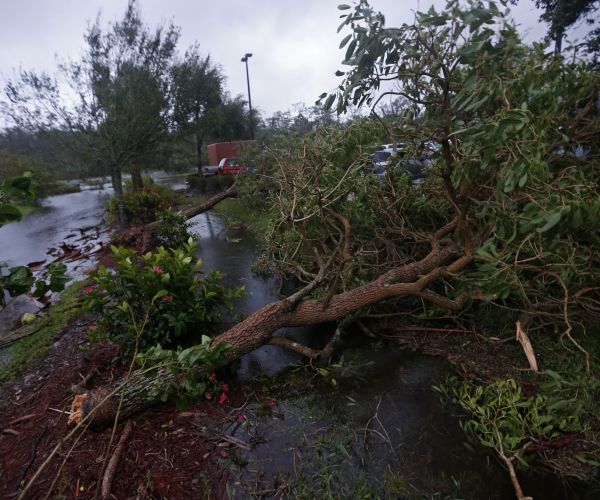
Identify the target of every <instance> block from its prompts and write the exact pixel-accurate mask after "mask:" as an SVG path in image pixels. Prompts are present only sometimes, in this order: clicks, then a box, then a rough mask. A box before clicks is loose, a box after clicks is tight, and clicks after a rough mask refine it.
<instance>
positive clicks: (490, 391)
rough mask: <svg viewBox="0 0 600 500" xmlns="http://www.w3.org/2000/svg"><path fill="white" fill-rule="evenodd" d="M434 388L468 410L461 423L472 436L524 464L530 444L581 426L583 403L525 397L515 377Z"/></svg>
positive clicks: (541, 396)
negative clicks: (487, 383)
mask: <svg viewBox="0 0 600 500" xmlns="http://www.w3.org/2000/svg"><path fill="white" fill-rule="evenodd" d="M435 389H436V390H438V391H439V392H442V393H444V394H446V395H447V396H449V397H450V398H451V399H452V400H453V401H454V402H455V403H456V404H458V405H459V406H460V407H461V408H462V409H463V410H465V411H466V412H467V415H468V416H467V419H466V420H464V421H462V422H461V426H462V427H463V429H464V430H465V432H466V433H467V434H468V435H469V436H471V437H472V438H474V439H475V440H476V441H478V442H479V443H481V444H482V445H483V446H485V447H486V448H491V449H493V450H495V451H497V452H498V453H500V454H504V455H505V456H507V457H512V456H515V457H516V458H517V459H518V460H519V462H520V463H521V464H523V465H527V462H526V458H525V456H524V455H522V451H523V449H524V447H525V446H526V445H527V444H528V443H530V444H531V443H532V442H533V441H535V440H542V441H550V440H552V439H556V438H558V437H560V436H561V435H562V433H563V432H569V431H580V430H581V429H582V424H581V420H580V417H581V405H580V404H578V403H577V402H574V401H569V400H563V399H561V398H560V397H556V396H549V395H547V394H545V393H539V394H537V395H535V396H531V397H530V396H526V395H524V394H523V391H522V389H521V386H520V385H519V383H518V382H516V381H515V380H513V379H508V380H499V381H497V382H494V383H492V384H490V385H486V386H482V385H477V384H475V383H473V382H471V381H464V382H462V383H460V382H458V380H457V379H451V380H449V382H448V383H447V385H445V386H440V387H436V388H435Z"/></svg>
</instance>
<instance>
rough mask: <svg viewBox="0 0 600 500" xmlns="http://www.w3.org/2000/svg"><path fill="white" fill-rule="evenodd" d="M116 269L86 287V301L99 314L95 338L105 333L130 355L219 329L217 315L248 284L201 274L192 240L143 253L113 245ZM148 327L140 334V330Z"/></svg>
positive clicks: (98, 275)
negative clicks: (226, 282) (238, 286)
mask: <svg viewBox="0 0 600 500" xmlns="http://www.w3.org/2000/svg"><path fill="white" fill-rule="evenodd" d="M112 250H113V254H114V257H115V259H116V261H117V266H116V269H115V270H111V269H107V268H105V267H101V268H100V269H99V270H98V271H97V272H96V273H94V274H93V275H92V281H93V283H92V284H91V285H89V286H88V287H86V288H85V292H86V305H87V307H88V308H89V309H90V310H91V311H92V312H94V313H96V314H98V315H99V320H98V321H97V326H98V328H97V330H96V331H95V332H93V334H92V335H91V339H92V340H96V339H99V338H106V339H108V340H110V341H112V342H115V343H116V344H118V345H119V346H120V348H121V354H122V355H123V356H126V357H129V356H130V355H131V354H132V353H133V352H134V350H135V346H136V341H137V340H139V345H138V350H139V351H144V350H146V349H148V348H149V347H150V346H155V345H157V344H158V345H160V346H162V347H185V346H186V345H191V344H193V343H195V342H196V341H198V339H199V337H200V335H199V334H198V333H197V332H201V333H203V334H209V335H212V334H216V333H218V321H219V320H220V319H221V318H222V315H223V313H224V312H225V311H227V310H231V307H232V304H233V300H234V299H235V298H236V297H239V296H241V295H242V294H243V289H238V290H232V289H229V288H226V287H224V286H223V285H221V284H220V281H221V277H222V276H221V274H220V273H218V272H212V273H210V274H209V275H208V276H202V275H201V270H202V267H203V263H202V262H201V261H200V260H198V258H197V257H196V255H195V254H196V250H197V248H196V246H195V245H194V243H193V242H192V241H191V240H190V242H189V243H187V244H185V245H184V246H183V247H182V248H179V249H171V250H167V249H164V248H162V247H159V248H158V249H157V251H156V252H149V253H147V254H146V255H144V256H143V257H138V256H136V254H135V252H134V251H133V250H129V249H124V248H116V247H113V248H112ZM140 330H143V332H142V335H141V336H140V337H139V339H137V335H136V334H137V332H138V331H140Z"/></svg>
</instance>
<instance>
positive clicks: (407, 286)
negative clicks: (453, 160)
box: [69, 220, 472, 428]
mask: <svg viewBox="0 0 600 500" xmlns="http://www.w3.org/2000/svg"><path fill="white" fill-rule="evenodd" d="M456 225H457V221H456V220H455V221H452V222H451V223H450V224H448V225H446V226H445V227H443V228H442V229H440V230H439V231H437V232H436V233H435V234H434V236H433V238H432V241H431V251H430V252H429V253H428V254H427V255H426V256H425V257H424V258H423V259H421V260H419V261H416V262H412V263H409V264H406V265H404V266H401V267H398V268H395V269H391V270H389V271H387V272H385V273H383V274H382V275H381V276H379V277H378V278H377V279H375V280H374V281H373V282H371V283H368V284H366V285H364V286H362V287H357V288H355V289H352V290H349V291H347V292H344V293H340V294H336V295H333V296H332V297H325V298H322V299H319V300H306V299H305V297H306V296H307V295H309V294H310V293H311V292H313V291H314V290H315V289H316V288H317V287H319V286H320V285H322V284H323V283H324V282H325V276H326V271H327V267H328V266H327V264H326V265H325V266H324V267H323V268H322V269H321V272H319V274H318V275H317V276H316V278H315V279H314V280H313V281H312V282H311V283H309V284H308V285H307V286H305V287H304V288H302V289H301V290H299V291H298V292H296V293H295V294H293V295H291V296H289V297H286V298H285V299H282V300H280V301H277V302H274V303H271V304H268V305H266V306H264V307H263V308H261V309H259V310H258V311H256V312H255V313H254V314H252V315H250V316H249V317H248V318H246V319H245V320H243V321H241V322H240V323H238V324H237V325H235V326H234V327H233V328H231V329H229V330H227V331H226V332H225V333H223V334H221V335H219V336H217V337H216V338H215V339H214V340H213V342H212V344H211V345H212V347H217V346H219V345H222V344H224V345H227V346H229V349H228V350H226V351H225V361H226V362H232V361H234V360H236V359H239V358H240V357H241V356H243V355H244V354H247V353H249V352H251V351H253V350H255V349H258V348H259V347H261V346H262V345H265V344H267V343H269V341H271V340H272V338H273V334H274V333H275V332H276V331H277V330H278V329H280V328H283V327H294V326H310V325H316V324H319V323H323V322H328V321H334V320H338V319H341V318H344V317H346V316H347V315H349V314H351V313H352V312H353V311H355V310H357V309H360V308H363V307H367V306H369V305H372V304H375V303H377V302H380V301H382V300H385V299H390V298H400V297H404V296H409V295H414V296H419V295H420V294H421V293H422V292H423V290H425V289H427V287H428V286H429V285H431V284H432V283H434V282H435V281H437V280H439V279H440V278H443V277H448V276H452V275H453V274H455V273H457V272H460V271H462V270H463V269H464V268H465V267H466V266H467V265H469V264H470V263H471V261H472V255H471V253H470V252H465V249H464V248H461V247H460V246H459V245H457V244H456V243H454V242H452V241H450V240H446V239H444V237H445V236H446V235H447V234H448V233H449V232H451V231H452V230H453V229H454V228H455V227H456ZM434 300H437V299H434ZM461 300H464V299H462V298H461ZM279 345H284V346H285V347H289V348H292V349H294V350H296V351H298V352H300V353H302V354H306V353H307V351H306V347H305V346H302V345H299V344H297V345H296V346H294V345H293V344H292V343H283V344H282V343H280V344H279ZM198 369H199V370H203V367H198ZM209 369H210V368H204V370H205V371H207V370H209ZM172 381H173V375H170V374H168V373H167V372H165V371H164V370H160V369H159V370H157V371H156V373H154V374H152V375H151V376H150V375H148V370H140V371H138V372H134V373H132V374H131V376H130V377H129V378H128V380H126V381H119V382H117V384H116V386H110V387H103V388H100V389H98V390H95V391H91V392H90V393H89V394H86V395H80V396H77V397H76V399H75V400H74V404H73V407H72V410H71V416H70V417H69V420H70V421H71V422H75V423H78V422H80V421H81V420H82V419H83V418H84V417H85V416H86V415H88V414H90V413H91V412H92V411H93V412H94V414H93V416H92V418H91V420H90V421H89V422H90V425H91V426H92V427H94V428H102V427H104V426H108V425H110V424H112V423H113V422H114V420H115V418H117V414H118V416H119V418H126V417H128V416H129V415H131V414H133V413H135V412H138V411H140V410H143V409H144V408H147V407H148V406H150V405H152V404H155V403H156V402H158V401H157V400H153V399H151V398H149V397H148V393H149V390H150V389H152V390H153V391H156V390H157V389H158V391H160V388H161V387H166V386H167V385H169V384H170V383H172ZM120 384H122V385H123V390H122V391H117V392H115V388H116V387H118V386H119V385H120ZM109 393H114V395H113V396H112V397H111V398H109V399H108V401H105V399H106V396H107V394H109ZM100 402H102V407H100V408H98V405H99V403H100Z"/></svg>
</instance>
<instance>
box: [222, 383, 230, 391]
mask: <svg viewBox="0 0 600 500" xmlns="http://www.w3.org/2000/svg"><path fill="white" fill-rule="evenodd" d="M221 390H222V391H223V392H227V391H228V390H229V386H228V385H227V384H223V385H222V386H221Z"/></svg>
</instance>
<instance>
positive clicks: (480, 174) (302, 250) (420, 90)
mask: <svg viewBox="0 0 600 500" xmlns="http://www.w3.org/2000/svg"><path fill="white" fill-rule="evenodd" d="M341 7H343V8H344V9H345V10H348V9H350V8H349V7H347V6H341ZM471 7H472V8H467V9H462V8H461V7H460V6H458V4H457V3H456V2H451V3H450V4H449V7H448V9H447V10H446V11H444V12H443V13H436V12H435V11H430V12H428V13H427V14H419V16H417V21H416V22H415V24H414V25H410V26H409V25H404V26H402V27H401V28H398V29H393V28H392V29H388V28H385V26H384V18H383V16H382V15H381V14H379V13H376V12H374V11H373V10H372V9H370V7H369V6H368V4H367V3H366V2H364V1H363V2H360V4H359V6H357V8H356V9H355V10H353V11H352V10H351V11H350V12H349V13H347V14H345V15H344V16H343V17H344V18H345V20H344V22H343V24H344V25H347V26H349V27H351V28H352V29H353V33H351V36H349V37H347V38H346V39H345V41H344V42H343V44H348V48H347V55H346V59H347V62H348V64H349V67H350V69H349V71H348V73H347V74H346V78H345V80H344V81H343V83H342V85H340V87H339V91H338V92H337V93H336V94H332V95H330V96H328V97H327V100H326V101H325V105H326V106H331V105H333V104H334V103H337V107H338V111H340V112H343V111H346V110H347V108H348V106H349V105H350V104H352V103H354V104H359V103H363V102H367V103H370V104H372V106H373V109H375V107H376V105H377V103H378V102H379V99H380V98H381V94H380V93H379V85H380V83H381V82H382V81H384V80H388V79H392V80H395V82H396V84H397V88H396V89H395V90H393V91H390V92H386V93H384V95H392V96H394V97H396V98H398V99H400V102H401V104H402V105H403V112H402V116H401V118H398V120H397V121H392V120H390V119H387V120H383V119H382V120H379V121H377V120H367V119H365V120H356V121H354V122H353V123H352V124H351V125H349V126H348V127H346V128H341V127H338V128H335V127H334V128H330V129H324V130H321V131H319V132H316V133H314V134H312V135H310V136H307V137H305V138H302V139H300V140H298V141H292V140H290V138H289V136H284V138H283V139H282V140H283V143H281V144H279V145H278V143H277V139H274V140H273V142H272V147H271V148H270V149H267V150H265V152H264V154H263V156H262V157H261V158H260V159H259V160H258V161H257V164H259V165H260V168H259V169H258V172H257V174H255V175H253V176H248V178H247V179H245V182H244V183H243V185H241V186H239V191H240V194H241V197H242V199H244V200H245V202H246V203H248V204H250V203H253V204H260V203H262V204H263V205H264V207H266V209H267V210H268V211H269V213H270V215H271V222H272V224H271V229H270V231H269V233H268V234H267V235H266V244H267V252H268V256H269V259H270V261H271V262H272V263H274V269H273V270H274V271H275V272H278V273H280V274H281V275H282V276H283V277H285V278H293V279H294V280H295V283H297V285H298V286H297V288H298V291H297V292H295V293H293V294H292V295H290V296H289V297H287V298H284V299H282V300H279V301H276V302H274V303H272V304H269V305H267V306H265V307H263V308H261V309H260V310H258V311H256V312H255V313H253V314H251V315H250V316H249V317H248V318H246V319H245V320H244V321H241V322H239V323H238V324H236V325H235V326H233V327H232V328H230V329H229V330H227V331H225V332H223V333H221V334H220V335H218V336H216V337H215V338H214V339H213V340H212V343H211V344H210V348H211V349H217V348H220V347H222V346H224V345H226V346H228V350H226V351H225V352H224V359H223V362H225V363H227V362H230V361H233V360H235V359H238V358H239V357H240V356H243V355H244V354H246V353H248V352H250V351H252V350H254V349H257V348H258V347H260V346H262V345H265V344H267V343H271V342H272V343H276V344H278V345H281V346H284V347H287V348H290V349H293V350H296V351H297V352H300V353H302V354H303V355H306V356H308V357H310V358H312V359H315V358H319V357H321V356H325V355H326V354H328V353H330V352H331V345H327V346H326V347H325V348H324V349H322V350H320V351H319V350H316V349H314V348H312V347H309V346H303V345H300V344H298V343H295V342H292V341H289V340H287V339H282V338H280V337H276V336H275V337H274V335H276V332H277V330H278V329H279V328H282V327H286V326H305V325H314V324H318V323H322V322H326V321H344V319H345V318H347V317H348V316H349V315H351V314H353V313H355V312H357V311H361V310H363V309H365V308H370V307H372V306H373V305H375V304H379V305H380V306H381V307H383V308H387V311H392V312H396V311H398V310H399V309H402V311H403V312H404V313H409V314H411V315H412V317H413V318H414V319H415V322H417V323H418V324H421V325H422V326H424V327H426V326H431V324H432V322H433V321H434V319H435V320H440V319H441V320H444V321H446V322H447V323H451V322H453V321H457V322H459V321H460V322H461V326H462V325H463V324H467V325H469V324H470V325H474V324H482V323H484V322H485V325H487V327H488V330H489V333H490V335H491V336H497V335H498V333H499V332H502V333H503V334H504V335H506V333H507V332H508V331H509V332H511V334H512V335H514V331H515V325H516V324H517V322H518V325H519V327H518V334H519V335H518V337H519V339H520V341H521V343H522V344H523V345H524V346H525V345H526V353H527V355H528V358H529V363H530V366H531V367H532V369H533V368H537V363H533V362H532V361H533V360H535V345H536V338H535V337H534V336H533V335H532V332H534V331H535V334H536V336H537V337H538V338H539V336H543V335H544V336H547V337H549V338H550V339H551V342H554V343H556V344H557V345H558V347H560V346H567V345H568V346H571V347H574V350H573V351H571V354H570V355H578V356H581V357H582V359H583V360H584V362H583V363H581V364H582V365H583V368H584V370H585V372H586V375H589V374H590V372H591V371H592V367H593V358H592V356H591V355H590V353H589V352H588V351H587V350H586V348H585V346H584V345H583V344H582V342H581V340H580V339H581V338H582V337H583V335H584V334H586V333H587V332H590V331H595V329H597V320H598V318H600V293H599V292H600V289H599V288H598V286H597V283H598V282H600V271H599V269H600V253H599V252H598V247H599V245H600V237H599V236H598V235H599V234H600V226H599V224H600V201H599V200H600V197H599V196H598V182H597V180H598V178H600V162H599V161H598V159H599V158H600V151H599V149H598V148H599V144H600V141H599V140H598V137H599V136H600V133H599V131H600V120H599V114H600V113H599V112H600V110H599V108H598V104H597V103H598V102H599V101H598V98H599V90H598V89H600V80H599V76H598V73H597V71H594V70H592V69H590V67H589V66H588V65H587V64H586V63H585V62H580V63H573V64H571V63H569V64H567V63H565V61H563V60H562V59H560V58H556V57H555V56H554V55H547V54H545V53H544V51H543V48H540V47H534V48H529V47H527V46H525V45H523V44H521V42H520V41H519V37H518V34H517V32H516V30H515V29H514V27H512V26H511V25H510V24H507V23H505V19H504V18H503V15H502V13H500V12H499V11H498V9H497V7H496V6H495V4H493V3H490V4H489V5H488V6H487V8H484V7H482V6H481V5H480V4H477V5H476V6H471ZM494 24H496V25H497V27H498V30H497V31H496V30H493V29H490V28H489V27H488V26H489V25H494ZM365 54H369V57H363V56H364V55H365ZM383 139H387V140H390V141H391V142H394V143H396V144H397V143H399V142H402V143H403V144H404V146H403V150H402V151H401V154H399V155H398V156H397V157H396V158H395V159H392V161H391V162H390V165H389V167H388V170H387V172H386V175H385V176H384V178H383V179H382V178H380V177H371V176H369V175H368V172H369V168H368V162H369V161H370V159H369V153H371V152H372V150H371V149H370V146H368V145H371V144H374V143H375V144H376V143H378V142H382V141H383ZM386 142H387V141H386ZM365 145H367V146H365ZM415 166H416V167H418V168H420V169H421V170H423V171H424V178H425V179H424V182H422V183H417V180H416V179H413V178H412V176H411V172H412V170H411V168H413V169H414V167H415ZM413 173H414V172H413ZM420 173H422V172H420ZM413 180H414V181H415V182H413ZM264 193H269V195H268V196H267V197H266V198H264V197H263V195H264ZM198 210H199V209H194V210H191V211H190V212H189V213H190V214H197V213H199V212H198ZM594 228H596V229H594ZM438 324H439V323H438ZM587 340H588V342H592V343H593V342H596V343H597V339H595V338H593V337H592V338H591V339H590V336H588V338H587ZM515 342H516V340H515ZM523 361H525V356H524V357H523ZM209 369H211V368H209V367H208V366H202V365H199V366H197V367H196V371H197V372H198V373H206V372H207V371H208V370H209ZM174 377H175V375H174V374H172V373H171V372H169V371H168V370H166V369H164V368H162V367H158V368H155V369H154V371H152V370H150V371H148V369H144V370H140V371H136V372H133V374H132V375H131V377H130V378H129V379H128V380H124V381H119V382H117V383H116V385H113V386H111V387H105V388H98V389H95V390H93V391H91V392H90V393H88V394H87V395H85V396H84V397H80V398H79V399H78V401H77V404H76V405H74V408H73V415H72V417H73V419H74V420H75V421H77V420H78V419H81V418H84V417H85V416H86V415H91V420H92V422H93V424H94V425H95V426H97V427H102V426H104V425H107V424H109V423H111V422H113V421H114V419H115V418H116V415H117V408H118V405H119V402H121V411H120V416H123V417H125V416H127V415H130V414H133V413H135V412H136V411H140V410H142V409H143V408H146V407H147V406H148V405H150V404H153V403H154V402H156V401H157V398H156V397H155V393H156V392H157V391H156V390H155V389H156V388H157V387H161V386H165V385H169V384H171V383H172V382H173V380H174ZM115 388H120V390H118V391H116V392H115ZM112 392H115V396H114V397H112V398H109V400H108V401H107V403H105V404H104V405H102V406H100V405H99V402H100V401H102V400H104V399H105V397H106V395H107V394H111V393H112ZM117 394H119V395H118V396H117ZM91 412H94V413H93V414H91ZM497 451H499V452H502V450H497ZM505 456H506V455H505Z"/></svg>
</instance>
